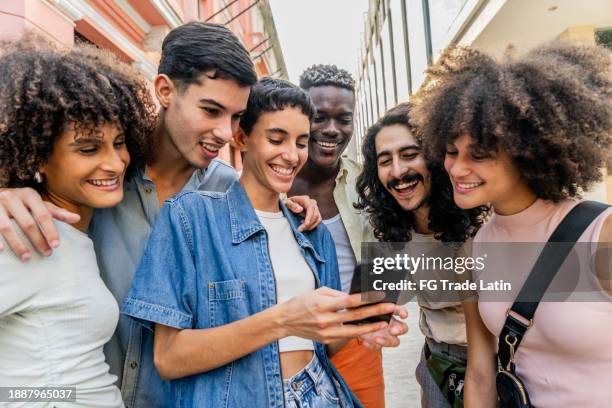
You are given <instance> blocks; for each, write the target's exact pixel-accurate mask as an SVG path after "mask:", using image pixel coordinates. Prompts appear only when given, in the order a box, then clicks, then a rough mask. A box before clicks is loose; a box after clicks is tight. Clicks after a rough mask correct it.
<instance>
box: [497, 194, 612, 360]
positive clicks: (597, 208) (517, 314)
mask: <svg viewBox="0 0 612 408" xmlns="http://www.w3.org/2000/svg"><path fill="white" fill-rule="evenodd" d="M607 208H608V205H606V204H603V203H598V202H595V201H583V202H581V203H580V204H578V205H577V206H575V207H574V208H572V210H571V211H570V212H569V213H568V214H567V215H566V216H565V218H563V220H562V221H561V223H560V224H559V225H558V226H557V228H556V229H555V231H554V232H553V233H552V235H551V236H550V238H549V239H548V242H547V243H546V245H545V246H544V248H543V250H542V252H541V253H540V256H539V257H538V260H537V261H536V263H535V265H534V266H533V269H532V270H531V273H530V274H529V276H528V277H527V280H526V281H525V283H524V284H523V287H522V288H521V291H520V293H519V294H518V296H517V298H516V299H517V300H516V301H515V302H514V304H513V305H512V307H511V308H510V309H509V310H508V313H507V316H506V322H505V323H504V327H503V328H502V331H501V334H500V335H499V339H498V344H499V352H498V355H499V361H500V363H501V364H502V366H503V367H506V366H507V365H508V363H509V361H510V347H509V345H508V344H507V343H506V336H508V339H509V341H510V343H514V350H515V351H516V349H517V348H518V346H519V345H520V344H521V341H522V339H523V336H524V335H525V332H526V331H527V329H529V328H530V327H531V324H532V319H533V315H534V314H535V311H536V309H537V307H538V304H539V303H540V300H542V297H543V296H544V293H545V292H546V290H547V289H548V286H550V283H551V282H552V280H553V278H554V277H555V275H556V274H557V271H558V270H559V268H560V267H561V265H563V262H564V261H565V259H566V258H567V256H568V254H569V253H570V251H571V250H572V248H573V247H574V244H575V243H576V241H577V240H578V238H580V236H581V235H582V234H583V232H584V231H585V230H586V228H587V227H588V226H589V225H590V224H591V223H592V222H593V220H595V218H597V217H598V216H599V215H600V214H601V213H602V212H603V211H605V210H606V209H607ZM551 242H554V243H559V242H561V243H568V244H571V245H549V244H550V243H551ZM521 299H530V301H528V302H527V301H521ZM531 299H533V300H531ZM515 341H516V342H515Z"/></svg>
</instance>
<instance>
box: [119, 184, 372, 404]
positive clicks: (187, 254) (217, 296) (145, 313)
mask: <svg viewBox="0 0 612 408" xmlns="http://www.w3.org/2000/svg"><path fill="white" fill-rule="evenodd" d="M281 208H282V211H283V213H284V215H285V217H287V219H288V221H289V224H290V225H291V228H292V230H293V234H294V236H295V239H296V241H297V243H298V245H299V247H300V251H301V253H302V255H303V256H304V259H305V260H306V262H307V263H308V265H309V266H310V268H311V269H312V271H313V273H314V274H315V280H316V282H317V286H321V285H322V286H327V287H331V288H334V289H339V287H340V282H339V275H338V264H337V261H336V253H335V249H334V243H333V240H332V237H331V234H330V233H329V231H328V230H327V229H326V228H325V227H324V226H323V225H321V226H319V227H318V228H316V229H315V230H313V231H309V232H305V233H302V232H299V231H298V230H297V227H298V226H299V224H300V220H299V219H298V218H297V217H296V216H294V215H293V214H291V213H290V212H289V211H287V209H286V208H285V207H284V206H283V205H281ZM275 304H276V287H275V279H274V271H273V270H272V263H271V261H270V255H269V252H268V239H267V233H266V231H265V229H264V227H263V225H262V224H261V223H260V221H259V218H258V217H257V215H256V214H255V211H254V210H253V207H252V205H251V202H250V201H249V198H248V197H247V195H246V192H245V191H244V189H243V188H242V186H241V185H240V183H239V182H234V183H233V184H232V186H231V187H230V188H229V189H228V191H227V192H226V193H214V192H186V193H181V194H179V195H177V196H176V197H175V198H173V199H171V200H169V201H167V202H166V205H164V207H163V208H162V211H161V213H160V215H159V217H158V219H157V223H156V225H155V228H154V230H153V233H152V234H151V238H150V240H149V243H148V245H147V249H146V250H145V254H144V256H143V258H142V261H141V263H140V265H139V267H138V270H137V271H136V275H135V277H134V282H133V286H132V288H131V289H130V291H129V293H128V295H127V297H126V299H125V301H124V303H123V306H122V313H125V314H127V315H129V316H132V317H135V318H138V319H141V320H142V321H143V323H144V324H145V325H146V326H147V327H149V328H152V327H153V323H159V324H163V325H165V326H170V327H174V328H178V329H206V328H212V327H218V326H222V325H226V324H229V323H231V322H234V321H237V320H240V319H244V318H246V317H248V316H251V315H253V314H255V313H258V312H261V311H263V310H265V309H268V308H269V307H271V306H273V305H275ZM203 352H206V351H203ZM208 352H211V351H208ZM212 352H214V351H212ZM315 353H316V354H317V356H318V358H319V359H320V361H321V362H322V364H323V366H324V368H325V370H326V371H327V372H328V373H329V374H330V377H331V378H332V379H333V381H334V383H335V386H336V389H337V392H338V395H339V397H340V399H341V401H342V405H343V406H345V407H352V406H361V405H360V404H359V402H358V401H357V400H356V398H355V397H354V395H353V394H352V392H351V391H350V390H349V389H348V387H347V386H346V383H345V382H344V380H343V379H342V377H341V376H340V375H339V374H338V372H337V371H336V370H335V368H334V367H333V366H332V365H331V363H330V362H329V359H328V357H327V354H326V351H325V347H324V345H323V344H320V343H315ZM170 388H171V389H170V395H169V396H170V399H171V400H168V401H167V406H176V407H211V408H213V407H214V408H217V407H232V408H238V407H249V408H250V407H270V408H274V407H283V406H284V398H283V385H282V377H281V370H280V354H279V350H278V342H277V341H275V342H273V343H270V344H268V345H267V346H265V347H263V348H261V349H259V350H257V351H255V352H253V353H251V354H248V355H246V356H244V357H242V358H239V359H237V360H235V361H233V362H231V363H229V364H226V365H225V366H222V367H219V368H217V369H214V370H211V371H208V372H206V373H202V374H199V375H192V376H188V377H184V378H182V379H178V380H173V381H170Z"/></svg>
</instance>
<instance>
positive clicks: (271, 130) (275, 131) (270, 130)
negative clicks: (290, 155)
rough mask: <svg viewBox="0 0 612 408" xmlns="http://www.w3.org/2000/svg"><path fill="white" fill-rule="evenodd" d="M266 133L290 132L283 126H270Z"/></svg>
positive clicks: (284, 133) (283, 133) (285, 133)
mask: <svg viewBox="0 0 612 408" xmlns="http://www.w3.org/2000/svg"><path fill="white" fill-rule="evenodd" d="M266 133H268V134H269V133H280V134H282V135H284V136H287V135H289V132H287V131H286V130H285V129H283V128H270V129H266Z"/></svg>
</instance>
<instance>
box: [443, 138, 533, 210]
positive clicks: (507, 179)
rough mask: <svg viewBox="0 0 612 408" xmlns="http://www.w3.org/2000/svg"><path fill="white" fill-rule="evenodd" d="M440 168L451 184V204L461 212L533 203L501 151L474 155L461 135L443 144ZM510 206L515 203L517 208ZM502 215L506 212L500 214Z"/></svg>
mask: <svg viewBox="0 0 612 408" xmlns="http://www.w3.org/2000/svg"><path fill="white" fill-rule="evenodd" d="M444 168H445V169H446V171H447V172H448V174H449V176H450V179H451V183H452V184H453V191H454V199H455V203H456V204H457V205H458V206H459V207H460V208H463V209H468V208H475V207H478V206H480V205H487V204H489V203H490V204H493V207H494V208H495V210H496V212H500V211H498V210H499V209H504V208H512V207H517V209H519V210H520V209H521V207H524V204H520V203H519V202H525V203H529V201H530V200H533V199H532V198H531V197H532V196H533V194H532V193H531V192H530V190H529V188H528V187H527V185H526V184H525V183H524V182H523V181H522V180H521V177H520V174H519V172H518V170H517V168H516V166H515V165H514V164H513V163H512V161H511V159H510V156H509V155H508V154H507V153H505V152H498V153H497V154H495V155H491V154H488V155H487V154H483V153H482V152H478V150H477V149H476V148H475V146H474V145H473V144H472V138H471V137H470V136H468V135H462V136H460V137H458V138H457V139H455V141H454V143H451V144H449V145H447V147H446V155H445V158H444ZM514 203H519V204H518V205H517V206H515V205H513V204H514ZM501 212H502V213H504V212H506V211H503V210H502V211H501Z"/></svg>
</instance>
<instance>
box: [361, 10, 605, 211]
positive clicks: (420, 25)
mask: <svg viewBox="0 0 612 408" xmlns="http://www.w3.org/2000/svg"><path fill="white" fill-rule="evenodd" d="M555 38H563V39H568V40H574V41H581V42H584V43H587V44H593V43H596V42H597V43H601V44H604V45H607V46H609V47H612V2H611V1H609V0H584V1H575V0H536V1H526V0H370V4H369V11H368V13H367V17H366V18H365V21H364V33H363V41H362V46H361V58H360V61H359V66H358V69H357V112H356V136H357V137H355V138H354V140H353V143H352V145H351V146H349V154H351V155H353V156H354V157H359V152H360V150H361V146H360V141H361V138H362V137H363V135H364V134H365V132H366V130H367V128H368V127H369V126H370V125H371V124H372V123H373V122H375V121H376V120H377V118H379V117H380V116H381V115H382V114H383V113H384V112H385V111H386V110H387V109H389V108H391V107H392V106H394V105H396V104H397V103H399V102H404V101H407V100H409V99H410V96H411V95H412V94H413V93H415V92H416V91H417V90H418V88H419V86H420V85H421V84H422V83H423V81H424V79H425V70H426V69H427V67H428V66H429V65H430V64H432V63H433V62H434V61H436V59H437V58H438V57H439V55H440V53H441V51H442V50H444V49H445V48H446V47H448V46H449V45H455V44H458V45H464V46H471V47H475V48H477V49H480V50H483V51H486V52H488V53H493V54H499V53H502V52H503V51H504V50H505V49H506V48H507V47H508V46H509V45H513V46H516V47H517V48H519V49H527V48H530V47H533V46H535V45H537V44H540V43H542V42H545V41H549V40H553V39H555ZM610 170H612V167H611V168H610ZM604 171H606V170H605V169H604ZM591 196H592V197H594V198H597V199H600V200H602V201H606V200H607V201H608V202H610V203H612V177H607V178H606V183H602V184H601V185H599V186H598V187H597V189H596V191H594V192H593V193H592V194H591Z"/></svg>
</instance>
